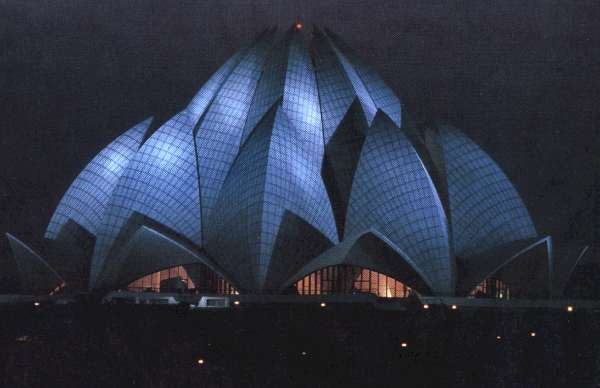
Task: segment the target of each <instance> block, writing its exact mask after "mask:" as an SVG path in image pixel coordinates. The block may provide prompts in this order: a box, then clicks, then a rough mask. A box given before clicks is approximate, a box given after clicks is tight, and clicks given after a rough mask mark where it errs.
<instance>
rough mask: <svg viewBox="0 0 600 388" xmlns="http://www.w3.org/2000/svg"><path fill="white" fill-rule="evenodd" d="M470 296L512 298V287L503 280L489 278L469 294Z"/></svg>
mask: <svg viewBox="0 0 600 388" xmlns="http://www.w3.org/2000/svg"><path fill="white" fill-rule="evenodd" d="M469 297H470V298H492V299H510V289H509V288H508V285H507V284H506V283H504V282H503V281H502V280H499V279H495V278H487V279H485V280H484V281H483V282H481V283H479V284H478V285H477V287H475V288H474V289H473V291H471V293H470V294H469Z"/></svg>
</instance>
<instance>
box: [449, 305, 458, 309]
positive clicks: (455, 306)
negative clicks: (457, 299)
mask: <svg viewBox="0 0 600 388" xmlns="http://www.w3.org/2000/svg"><path fill="white" fill-rule="evenodd" d="M450 308H451V309H452V310H458V306H457V305H455V304H453V305H452V306H451V307H450Z"/></svg>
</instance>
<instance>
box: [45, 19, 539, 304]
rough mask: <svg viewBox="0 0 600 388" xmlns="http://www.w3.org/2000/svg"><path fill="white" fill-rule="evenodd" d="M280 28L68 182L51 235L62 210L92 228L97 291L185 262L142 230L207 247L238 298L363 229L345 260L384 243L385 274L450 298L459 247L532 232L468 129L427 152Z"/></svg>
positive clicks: (345, 72) (365, 81) (383, 99)
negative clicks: (169, 113)
mask: <svg viewBox="0 0 600 388" xmlns="http://www.w3.org/2000/svg"><path fill="white" fill-rule="evenodd" d="M283 35H284V36H283V38H282V39H280V40H279V41H277V40H276V33H275V30H273V29H271V30H267V31H265V33H263V34H262V35H261V36H260V37H259V38H258V39H257V40H256V41H255V42H254V43H253V44H252V45H250V46H249V47H248V48H245V49H242V50H240V51H239V52H238V53H236V54H234V55H233V56H232V57H231V58H230V59H229V60H228V61H227V62H226V63H225V64H224V65H223V66H222V67H221V68H220V69H219V70H218V71H217V72H216V73H215V74H214V75H213V76H212V77H211V78H210V79H209V80H208V81H207V82H206V84H205V85H204V86H203V87H202V88H201V89H200V90H199V91H198V93H197V94H196V95H195V96H194V97H193V98H192V100H191V102H190V103H189V105H188V106H187V108H186V109H184V110H183V111H182V112H180V113H178V114H177V115H175V116H174V117H173V118H171V119H170V120H169V121H167V122H166V123H165V124H163V125H162V126H161V127H160V128H159V129H158V130H157V131H156V132H155V133H154V134H152V136H150V137H149V138H148V139H147V140H146V141H145V142H144V144H141V145H140V143H141V142H142V140H143V138H144V135H145V132H146V130H147V128H148V126H149V124H150V122H149V120H148V121H145V122H143V123H140V124H138V125H137V126H136V127H134V128H132V129H131V130H130V131H128V132H127V133H125V134H124V135H122V136H121V137H119V138H118V139H117V140H115V142H113V143H111V144H110V145H109V146H108V147H107V148H106V149H105V150H103V151H102V152H101V153H100V154H99V155H98V156H97V157H96V158H94V160H93V161H92V162H90V164H89V165H88V166H87V167H86V169H84V171H82V173H81V174H80V176H79V177H78V178H77V179H76V180H75V182H74V183H73V185H72V186H71V188H69V190H68V191H67V193H66V194H65V196H64V198H63V200H62V201H61V203H60V205H59V206H58V208H57V210H56V212H55V215H54V216H53V218H52V220H51V222H50V225H49V227H48V232H47V236H48V237H50V238H54V237H56V235H57V234H58V233H59V232H60V229H61V228H62V226H63V225H64V224H65V223H67V222H68V221H69V220H73V221H75V222H76V223H77V224H80V225H81V226H83V227H84V228H85V229H87V230H88V231H90V232H91V233H92V234H94V235H96V245H95V247H94V254H93V259H92V269H91V276H90V278H91V281H90V285H91V287H92V288H100V287H109V286H110V287H113V286H114V285H115V284H114V283H115V282H118V279H121V280H122V279H125V278H127V279H130V278H133V277H135V276H136V274H137V275H139V276H140V277H141V276H143V275H145V274H146V273H143V272H145V271H148V270H149V269H156V268H158V267H159V266H161V265H162V264H161V263H170V264H174V265H175V264H177V263H178V261H185V260H188V259H189V257H191V256H190V255H187V256H185V255H183V256H178V257H180V258H179V259H178V258H176V257H165V258H164V259H165V261H164V262H163V261H162V258H161V257H160V255H157V254H156V252H153V253H154V256H152V259H151V258H150V256H149V257H148V262H147V263H146V262H144V260H145V259H144V254H143V252H144V250H143V249H141V248H139V247H138V246H137V245H136V247H137V248H136V249H130V248H131V246H132V245H131V244H132V241H133V240H135V236H136V233H137V231H140V230H145V229H142V228H144V227H146V228H150V229H152V230H154V231H155V232H156V233H154V234H152V233H150V234H147V236H150V237H147V238H150V239H152V238H153V237H152V236H158V235H160V236H162V237H161V238H163V240H164V241H167V240H168V241H169V242H170V243H172V244H181V246H185V247H189V249H190V252H192V251H193V252H194V255H196V254H198V255H207V256H206V257H210V258H211V259H212V261H213V262H214V268H218V269H219V270H221V271H222V272H223V274H227V276H228V279H229V280H230V281H231V283H232V284H233V285H234V286H235V287H236V288H237V289H239V290H241V291H242V292H280V290H281V287H282V286H283V285H284V284H285V282H286V281H287V280H289V279H290V277H292V276H293V275H294V274H295V273H298V271H299V270H301V269H302V268H305V269H306V268H309V269H310V268H316V267H318V265H320V264H319V263H321V262H322V263H328V262H329V260H330V258H329V257H327V254H324V252H336V251H339V250H340V249H341V248H340V249H337V248H339V247H344V246H345V247H352V246H354V243H353V241H357V239H359V238H360V241H361V243H360V244H359V245H360V249H358V248H356V250H354V251H353V252H354V253H353V256H352V257H351V258H352V260H353V265H358V266H361V265H360V264H361V263H360V262H359V261H360V260H362V259H361V258H360V257H359V256H360V255H361V254H362V253H361V252H363V251H362V249H364V252H371V253H370V254H371V255H378V254H379V253H378V252H380V250H378V247H379V248H381V247H387V248H386V249H391V250H392V251H393V252H394V254H393V255H392V256H393V258H392V259H390V260H389V262H387V261H386V262H385V263H384V264H385V266H384V267H385V268H388V267H387V266H388V264H389V265H391V266H392V267H389V268H390V270H389V271H391V272H393V273H396V274H401V273H402V271H405V272H406V271H408V272H411V273H413V275H414V274H418V276H417V277H418V278H419V279H421V280H422V282H421V286H423V288H422V289H427V290H431V291H432V292H433V293H435V294H444V295H451V294H453V293H454V292H455V284H457V273H456V264H455V260H456V256H458V257H461V258H463V257H475V255H477V254H479V253H481V252H483V251H486V250H488V249H492V248H494V247H497V246H501V245H503V244H506V243H509V242H511V241H516V240H523V239H527V238H532V237H535V236H536V231H535V228H534V227H533V224H532V222H531V219H530V217H529V214H528V213H527V210H526V208H525V207H524V205H523V203H522V201H521V199H520V198H519V196H518V194H517V192H516V190H515V189H514V187H513V186H512V184H511V183H510V182H509V181H508V179H507V178H506V176H505V175H504V174H503V173H502V171H501V170H500V168H499V167H498V166H497V165H496V164H495V163H494V162H493V161H492V160H491V159H490V158H489V157H488V156H487V155H486V154H485V153H484V152H483V151H482V150H481V149H479V147H477V146H476V145H475V144H474V143H473V142H471V141H470V140H469V139H468V138H467V137H466V136H464V135H463V134H461V133H460V132H459V131H458V130H455V129H452V128H441V129H440V131H439V133H437V134H436V135H435V141H434V142H435V143H436V145H435V147H434V148H435V149H434V148H431V147H430V150H429V151H428V150H427V148H426V147H425V146H424V145H423V144H418V143H419V142H420V140H419V138H420V136H419V133H416V132H418V130H417V129H415V130H414V131H415V133H412V132H411V134H410V135H411V136H410V137H408V136H407V133H405V132H404V131H403V129H401V128H402V127H401V124H402V123H401V107H400V100H399V99H398V97H397V96H396V95H395V94H394V93H393V92H392V91H391V89H390V88H389V87H388V86H387V85H386V84H385V83H384V82H383V80H382V79H381V77H379V76H378V75H377V73H376V72H375V71H374V70H373V69H372V68H371V67H369V66H368V65H366V64H364V63H363V62H362V61H361V60H360V59H359V58H358V57H357V56H356V55H355V54H354V53H353V52H352V50H350V49H349V48H348V47H347V46H346V45H345V44H344V43H343V42H342V41H341V40H340V39H339V38H338V37H336V36H335V35H333V34H332V33H330V32H327V33H326V34H325V33H322V32H321V31H319V30H315V32H314V35H311V36H310V37H307V36H306V35H305V34H304V33H303V32H302V31H298V30H296V29H295V28H292V29H290V30H288V31H287V32H286V33H285V34H283ZM307 39H310V40H309V41H307ZM430 140H431V139H430ZM432 141H433V140H432ZM412 142H415V143H412ZM430 145H431V144H430ZM416 150H419V152H420V154H419V153H418V152H417V151H416ZM422 158H423V159H422ZM430 160H434V161H435V163H436V164H435V166H436V167H435V168H436V171H435V174H434V176H435V177H436V179H438V177H439V179H438V180H436V183H437V184H441V185H443V186H444V187H435V184H434V182H433V181H432V179H431V175H430V173H433V171H428V170H427V168H434V167H432V166H433V165H432V164H431V163H430ZM423 161H425V162H427V163H428V164H424V163H423ZM437 169H439V171H437ZM98 177H100V178H98ZM442 179H444V180H445V181H443V180H442ZM446 185H447V190H446V188H445V186H446ZM446 191H447V193H446ZM442 200H443V201H444V203H445V204H448V206H447V209H448V208H449V209H450V211H449V212H448V214H446V210H445V209H444V207H443V206H442ZM448 223H450V225H451V227H449V225H448ZM367 234H368V235H369V236H371V235H373V236H377V237H376V238H366V237H364V238H362V237H360V236H365V235H367ZM145 238H146V237H145ZM138 240H139V241H142V240H140V239H139V238H138ZM138 240H135V241H138ZM340 240H341V241H340ZM139 241H138V242H139ZM144 241H148V240H144ZM371 243H372V244H375V245H376V246H373V247H371V248H372V249H371V250H369V249H367V248H368V247H367V245H368V244H371ZM148 244H149V246H151V245H152V244H150V243H148ZM157 244H158V243H157ZM157 246H158V245H157ZM127 247H129V248H127ZM332 247H333V248H332ZM138 248H139V249H138ZM186 249H187V248H186ZM329 249H333V250H331V251H328V250H329ZM348 249H350V248H348ZM352 249H354V248H352ZM132 252H133V253H132ZM136 252H137V253H136ZM390 252H391V251H390ZM134 253H135V254H134ZM132 255H133V256H132ZM323 255H325V256H323ZM184 256H185V257H187V258H184ZM342 256H343V255H342ZM342 256H340V257H339V258H338V259H340V260H342V259H343V260H347V258H346V257H345V256H344V257H342ZM392 256H390V257H392ZM198 257H200V256H198ZM316 258H319V259H318V261H313V260H316ZM151 260H154V261H151ZM173 260H174V261H173ZM364 260H365V265H366V264H368V263H367V261H368V260H371V261H372V262H377V261H378V260H380V258H378V257H365V258H364ZM131 263H135V265H133V264H131ZM157 263H158V264H157ZM382 263H383V262H382ZM390 263H391V264H390ZM380 264H381V263H380ZM323 265H324V264H323ZM381 265H383V264H381ZM384 267H382V268H384ZM138 272H139V274H138ZM217 272H219V271H217ZM124 274H126V276H125V275H124ZM398 276H400V275H398ZM413 277H414V276H413ZM424 285H426V286H424Z"/></svg>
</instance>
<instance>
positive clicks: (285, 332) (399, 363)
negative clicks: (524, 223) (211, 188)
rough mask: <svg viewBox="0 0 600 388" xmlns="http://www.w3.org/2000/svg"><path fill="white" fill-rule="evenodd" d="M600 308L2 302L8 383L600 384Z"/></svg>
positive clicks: (2, 353)
mask: <svg viewBox="0 0 600 388" xmlns="http://www.w3.org/2000/svg"><path fill="white" fill-rule="evenodd" d="M599 318H600V313H593V312H586V311H576V312H574V313H571V314H569V313H567V312H565V311H556V310H555V311H543V310H536V311H522V310H514V311H498V310H492V309H481V310H471V311H466V310H460V311H450V310H446V309H442V308H440V307H432V308H431V309H429V310H422V309H420V308H418V307H415V308H414V309H411V310H410V311H405V312H402V311H393V312H391V311H380V310H376V309H374V308H372V307H370V306H366V305H353V306H336V305H328V306H327V307H326V308H321V307H319V306H318V305H315V306H313V305H310V306H297V305H294V306H262V307H252V308H251V307H247V306H244V307H242V306H239V307H238V308H236V309H234V310H228V311H211V312H206V311H203V312H195V311H183V310H181V309H171V308H168V307H158V306H101V305H95V304H87V305H86V304H77V305H70V306H44V305H42V306H39V307H34V306H26V307H24V306H21V307H11V308H7V307H4V308H2V309H0V386H1V387H11V388H12V387H90V388H91V387H145V388H150V387H169V388H172V387H436V388H437V387H478V388H479V387H526V388H533V387H597V386H600V321H599ZM532 332H535V336H533V335H532ZM403 343H404V344H405V346H403ZM199 360H202V361H201V362H202V363H200V362H199Z"/></svg>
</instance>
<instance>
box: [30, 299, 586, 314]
mask: <svg viewBox="0 0 600 388" xmlns="http://www.w3.org/2000/svg"><path fill="white" fill-rule="evenodd" d="M233 304H234V305H235V306H239V305H240V301H239V300H235V301H233ZM33 305H34V306H35V307H39V306H40V302H33ZM319 306H320V307H321V308H325V307H327V303H325V302H321V303H320V304H319ZM430 307H431V306H430V305H429V304H427V303H425V304H423V310H429V308H430ZM450 309H451V310H458V306H457V305H455V304H453V305H451V306H450ZM566 310H567V312H568V313H572V312H574V311H575V308H574V307H573V306H567V307H566Z"/></svg>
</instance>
